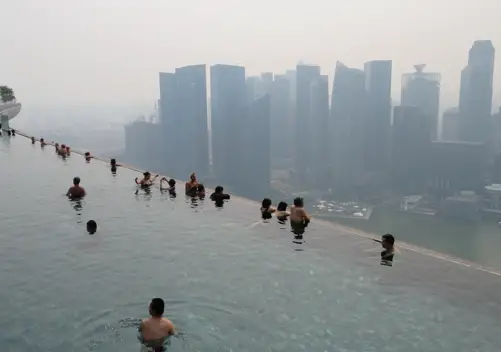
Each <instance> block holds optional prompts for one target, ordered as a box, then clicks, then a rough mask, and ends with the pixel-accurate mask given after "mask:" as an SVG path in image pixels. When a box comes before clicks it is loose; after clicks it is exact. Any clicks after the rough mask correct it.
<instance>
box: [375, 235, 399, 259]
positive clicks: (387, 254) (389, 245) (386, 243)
mask: <svg viewBox="0 0 501 352" xmlns="http://www.w3.org/2000/svg"><path fill="white" fill-rule="evenodd" d="M377 242H380V243H381V247H383V250H382V251H381V264H382V265H390V266H391V265H392V263H393V257H394V256H395V237H393V235H391V234H389V233H387V234H386V235H383V236H381V241H377Z"/></svg>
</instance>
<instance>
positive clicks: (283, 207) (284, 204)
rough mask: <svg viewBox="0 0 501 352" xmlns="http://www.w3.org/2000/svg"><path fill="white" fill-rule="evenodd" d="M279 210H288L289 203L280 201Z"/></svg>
mask: <svg viewBox="0 0 501 352" xmlns="http://www.w3.org/2000/svg"><path fill="white" fill-rule="evenodd" d="M277 210H278V211H287V203H285V202H280V203H278V205H277Z"/></svg>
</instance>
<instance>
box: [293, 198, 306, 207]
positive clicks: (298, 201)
mask: <svg viewBox="0 0 501 352" xmlns="http://www.w3.org/2000/svg"><path fill="white" fill-rule="evenodd" d="M294 206H296V207H303V206H304V200H303V198H301V197H297V198H294Z"/></svg>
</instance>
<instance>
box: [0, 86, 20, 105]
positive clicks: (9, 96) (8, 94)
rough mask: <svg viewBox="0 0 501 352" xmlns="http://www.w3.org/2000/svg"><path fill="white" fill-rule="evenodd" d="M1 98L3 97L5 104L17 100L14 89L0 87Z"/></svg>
mask: <svg viewBox="0 0 501 352" xmlns="http://www.w3.org/2000/svg"><path fill="white" fill-rule="evenodd" d="M0 96H1V97H2V101H3V102H4V103H9V102H11V101H13V100H16V96H15V95H14V90H12V88H10V87H8V86H0Z"/></svg>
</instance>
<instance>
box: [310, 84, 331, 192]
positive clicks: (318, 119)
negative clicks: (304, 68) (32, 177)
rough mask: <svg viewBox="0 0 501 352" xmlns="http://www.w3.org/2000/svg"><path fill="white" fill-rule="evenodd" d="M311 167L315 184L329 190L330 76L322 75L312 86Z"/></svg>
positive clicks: (312, 179) (312, 180)
mask: <svg viewBox="0 0 501 352" xmlns="http://www.w3.org/2000/svg"><path fill="white" fill-rule="evenodd" d="M310 102H311V104H310V118H311V137H310V140H311V143H312V145H311V146H312V155H311V168H312V175H311V176H312V177H311V179H310V181H311V182H312V184H313V186H315V187H317V188H319V189H321V190H327V189H328V188H330V187H329V186H328V181H329V163H328V158H329V139H330V138H329V137H330V136H329V77H328V76H326V75H322V76H320V77H318V78H317V80H315V81H314V82H312V84H311V87H310Z"/></svg>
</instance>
